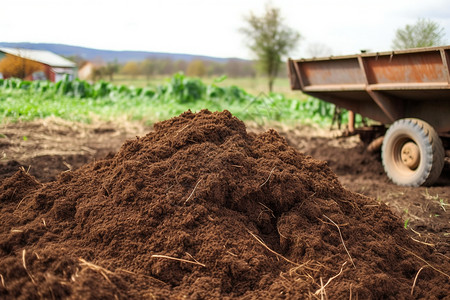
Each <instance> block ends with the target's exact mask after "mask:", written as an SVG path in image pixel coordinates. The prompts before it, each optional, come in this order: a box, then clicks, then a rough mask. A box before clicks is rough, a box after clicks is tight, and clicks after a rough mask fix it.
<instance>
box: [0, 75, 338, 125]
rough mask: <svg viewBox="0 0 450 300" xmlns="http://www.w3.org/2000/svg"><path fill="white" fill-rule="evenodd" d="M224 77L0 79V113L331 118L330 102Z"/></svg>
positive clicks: (23, 116)
mask: <svg viewBox="0 0 450 300" xmlns="http://www.w3.org/2000/svg"><path fill="white" fill-rule="evenodd" d="M225 79H226V78H225V77H221V78H219V79H217V80H215V81H214V82H213V83H212V84H205V83H203V82H202V81H201V80H200V79H196V78H190V77H186V76H184V75H183V74H181V73H180V74H175V75H174V76H173V77H172V78H170V79H168V80H167V81H166V82H165V83H164V84H161V85H159V86H157V87H144V88H135V87H132V86H124V85H120V86H115V85H113V84H111V83H108V82H105V81H99V82H97V83H93V84H91V83H88V82H86V81H82V80H78V79H77V80H73V81H69V80H68V79H67V78H66V79H64V80H62V81H59V82H57V83H52V82H49V81H24V80H20V79H0V116H2V117H3V118H6V119H9V120H12V121H14V120H32V119H35V118H44V117H47V116H57V117H61V118H64V119H69V120H78V121H89V120H90V119H91V118H92V116H93V115H97V116H100V117H101V118H105V119H113V118H115V117H118V116H123V115H126V116H127V117H128V118H130V119H136V120H144V121H149V122H154V121H158V120H162V119H167V118H170V117H173V116H175V115H178V114H180V113H182V112H184V111H186V110H188V109H191V110H192V111H198V110H201V109H209V110H213V111H215V110H224V109H227V110H229V111H230V112H232V113H233V114H234V115H236V116H237V117H239V118H241V119H243V120H255V121H258V122H267V121H281V122H287V123H307V122H314V123H318V124H321V125H327V124H330V123H331V120H332V117H333V113H334V105H333V104H330V103H327V102H324V101H321V100H318V99H315V98H312V97H304V96H303V99H301V100H298V99H287V98H286V97H285V96H284V95H282V94H276V93H271V94H269V95H264V94H260V95H257V96H255V95H251V94H249V93H247V92H246V91H245V90H243V89H242V88H239V87H237V86H233V85H232V86H225V87H222V86H219V83H220V82H222V81H224V80H225ZM343 121H344V122H345V116H344V120H343Z"/></svg>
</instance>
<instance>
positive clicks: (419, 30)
mask: <svg viewBox="0 0 450 300" xmlns="http://www.w3.org/2000/svg"><path fill="white" fill-rule="evenodd" d="M444 36H445V30H444V28H443V27H441V26H440V25H439V24H438V23H437V22H434V21H431V20H426V19H419V20H417V22H416V23H415V24H413V25H406V26H405V27H404V28H399V29H397V31H396V32H395V38H394V40H393V41H392V48H393V49H408V48H418V47H431V46H440V45H443V44H444V43H445V41H444Z"/></svg>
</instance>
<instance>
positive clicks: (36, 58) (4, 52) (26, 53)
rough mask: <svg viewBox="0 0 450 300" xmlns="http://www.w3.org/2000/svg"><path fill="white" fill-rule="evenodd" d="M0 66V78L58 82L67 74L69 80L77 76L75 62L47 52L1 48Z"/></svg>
mask: <svg viewBox="0 0 450 300" xmlns="http://www.w3.org/2000/svg"><path fill="white" fill-rule="evenodd" d="M0 66H1V69H0V78H1V77H3V78H8V77H20V78H24V79H27V80H50V81H53V82H57V81H60V80H61V79H63V78H64V76H65V75H66V74H67V75H68V76H69V79H74V78H75V77H76V74H77V70H76V64H75V63H74V62H72V61H70V60H68V59H65V58H64V57H61V56H59V55H57V54H55V53H52V52H50V51H45V50H31V49H17V48H3V47H0ZM16 74H20V75H16Z"/></svg>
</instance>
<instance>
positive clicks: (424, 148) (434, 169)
mask: <svg viewBox="0 0 450 300" xmlns="http://www.w3.org/2000/svg"><path fill="white" fill-rule="evenodd" d="M381 158H382V161H383V166H384V170H385V171H386V174H387V176H388V177H389V178H390V179H391V180H392V181H393V182H394V183H396V184H398V185H404V186H421V185H424V186H427V185H431V184H433V183H434V182H435V181H436V180H437V179H438V178H439V176H440V175H441V172H442V168H443V167H444V158H445V152H444V147H443V146H442V141H441V139H440V138H439V136H438V134H437V133H436V131H435V130H434V128H433V127H432V126H431V125H429V124H428V123H426V122H424V121H422V120H419V119H400V120H398V121H396V122H394V123H393V124H392V125H391V126H390V127H389V129H388V131H387V132H386V135H385V138H384V141H383V146H382V149H381Z"/></svg>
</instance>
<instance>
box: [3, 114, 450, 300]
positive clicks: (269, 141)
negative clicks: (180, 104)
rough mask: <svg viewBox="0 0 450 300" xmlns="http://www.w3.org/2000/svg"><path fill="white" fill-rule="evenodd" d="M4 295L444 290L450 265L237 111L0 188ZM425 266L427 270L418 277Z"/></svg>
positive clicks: (189, 118)
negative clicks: (48, 178)
mask: <svg viewBox="0 0 450 300" xmlns="http://www.w3.org/2000/svg"><path fill="white" fill-rule="evenodd" d="M0 213H1V221H0V272H1V273H0V279H1V281H0V297H1V298H9V299H15V298H27V299H28V298H29V299H33V298H73V299H114V298H115V299H124V298H130V299H140V298H149V297H153V298H156V299H158V298H169V297H170V298H189V299H203V298H236V297H240V298H247V299H256V298H282V299H285V298H291V299H299V298H306V297H310V298H314V297H317V298H325V297H329V298H331V299H336V298H352V297H356V298H361V299H369V298H372V299H382V298H392V299H394V298H395V299H402V298H408V297H410V295H411V293H413V295H414V296H415V297H427V298H433V297H436V298H443V297H445V296H446V295H447V294H446V293H447V292H448V289H447V287H448V285H449V276H448V274H449V262H448V259H447V258H446V257H442V255H441V256H438V255H435V254H433V253H432V252H431V250H430V249H428V248H427V246H425V245H423V244H421V243H417V242H415V241H413V240H412V239H411V238H410V237H408V235H407V233H406V230H404V229H403V227H402V222H401V221H400V220H399V219H398V218H397V217H396V216H395V215H394V214H393V213H392V212H391V211H390V210H389V209H388V208H387V206H386V205H384V204H381V203H378V202H376V201H375V200H372V199H370V198H366V197H364V196H362V195H359V194H355V193H352V192H349V191H347V190H345V189H344V188H343V187H342V186H341V185H340V183H339V181H338V180H337V177H336V175H335V174H334V173H333V172H332V171H331V170H330V169H329V167H328V166H327V164H326V163H325V162H322V161H318V160H315V159H313V158H311V157H310V156H306V155H303V154H301V153H299V152H297V151H296V150H295V149H294V148H292V147H290V146H288V144H287V143H286V141H285V139H284V138H282V137H280V136H279V135H278V134H277V132H275V131H274V130H270V131H267V132H265V133H263V134H259V135H256V134H249V133H247V131H246V128H245V125H244V124H243V123H242V122H241V121H239V120H238V119H236V118H235V117H233V116H232V115H231V114H230V113H229V112H227V111H224V112H217V113H211V112H209V111H206V110H205V111H201V112H199V113H197V114H194V113H191V112H186V113H184V114H182V115H180V116H179V117H176V118H173V119H170V120H167V121H164V122H160V123H157V124H155V125H154V131H153V132H151V133H149V134H147V135H146V136H145V137H138V138H136V139H135V140H130V141H128V142H126V143H125V144H124V145H123V146H122V147H121V149H120V151H119V152H118V153H117V154H116V155H115V156H113V157H110V158H106V159H103V160H100V161H96V162H93V163H90V164H87V165H85V166H83V167H81V168H80V169H78V170H76V171H66V172H63V173H61V174H60V175H59V177H58V179H57V180H56V181H53V182H49V183H46V184H41V183H39V182H38V181H36V180H35V179H34V178H33V177H32V176H31V175H29V174H28V173H27V172H26V170H25V169H22V170H20V171H19V172H17V173H16V174H14V175H13V176H12V177H10V178H7V179H4V180H3V181H2V184H1V186H0ZM419 272H420V273H419Z"/></svg>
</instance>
